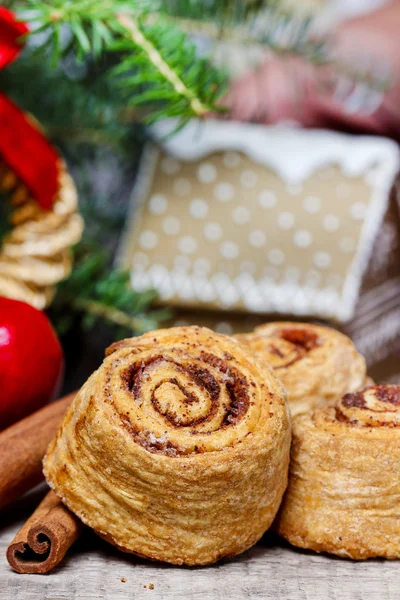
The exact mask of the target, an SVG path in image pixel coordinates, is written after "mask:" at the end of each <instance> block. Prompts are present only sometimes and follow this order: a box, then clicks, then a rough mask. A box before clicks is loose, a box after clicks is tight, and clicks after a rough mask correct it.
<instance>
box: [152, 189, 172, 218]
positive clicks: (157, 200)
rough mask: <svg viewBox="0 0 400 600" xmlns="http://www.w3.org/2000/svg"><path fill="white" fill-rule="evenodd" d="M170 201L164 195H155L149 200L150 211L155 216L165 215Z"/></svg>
mask: <svg viewBox="0 0 400 600" xmlns="http://www.w3.org/2000/svg"><path fill="white" fill-rule="evenodd" d="M167 208H168V200H167V198H166V197H165V196H164V194H153V196H150V200H149V211H150V212H151V213H152V214H153V215H163V214H164V213H166V212H167Z"/></svg>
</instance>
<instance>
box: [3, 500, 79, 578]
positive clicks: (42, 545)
mask: <svg viewBox="0 0 400 600" xmlns="http://www.w3.org/2000/svg"><path fill="white" fill-rule="evenodd" d="M82 527H83V525H82V523H81V522H80V521H79V519H78V518H77V517H75V515H73V514H72V513H71V512H70V511H69V510H68V509H67V508H66V507H65V506H64V505H63V504H62V502H61V500H60V499H59V498H58V497H57V496H56V495H55V493H54V492H53V491H50V492H49V493H48V494H47V496H45V497H44V499H43V500H42V502H41V503H40V504H39V506H38V507H37V509H36V510H35V512H34V513H33V515H32V516H31V517H30V518H29V519H28V521H27V522H26V523H25V525H24V526H23V527H22V529H20V531H19V532H18V533H17V535H16V536H15V538H14V540H13V541H12V543H11V544H10V545H9V547H8V548H7V560H8V562H9V564H10V566H11V568H12V569H14V571H17V573H47V572H48V571H51V569H54V567H55V566H56V565H58V563H59V562H60V561H61V560H62V559H63V558H64V555H65V553H66V552H67V550H68V548H70V546H72V544H73V543H74V542H75V541H76V540H77V539H78V537H79V535H80V532H81V530H82Z"/></svg>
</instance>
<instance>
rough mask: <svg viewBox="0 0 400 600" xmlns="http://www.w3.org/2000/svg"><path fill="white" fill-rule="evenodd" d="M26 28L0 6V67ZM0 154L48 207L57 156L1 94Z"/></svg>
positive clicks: (12, 53)
mask: <svg viewBox="0 0 400 600" xmlns="http://www.w3.org/2000/svg"><path fill="white" fill-rule="evenodd" d="M27 32H28V28H27V26H26V25H25V24H24V23H21V22H19V21H17V20H16V18H15V16H14V14H13V13H12V12H11V11H9V10H7V9H6V8H3V7H0V69H1V68H3V67H5V66H6V65H8V64H9V63H10V62H12V61H13V60H14V59H15V58H16V57H17V56H18V54H19V52H20V51H21V48H22V46H21V43H20V38H21V36H22V35H24V34H26V33H27ZM0 155H1V157H2V158H3V160H4V162H5V163H6V164H7V165H8V166H9V167H10V169H12V170H13V171H14V173H15V174H16V175H17V177H18V178H19V179H20V180H21V181H22V182H23V183H24V184H25V185H26V187H27V188H28V190H29V191H30V192H31V194H32V196H33V197H34V198H35V200H36V201H37V202H38V203H39V205H40V206H41V207H42V208H43V209H44V210H50V208H51V207H52V204H53V202H54V199H55V197H56V195H57V192H58V189H59V181H58V177H59V156H58V154H57V152H56V151H55V150H54V148H53V147H52V146H51V144H50V143H49V142H48V140H47V139H46V137H45V136H44V135H43V134H42V133H41V132H40V131H39V129H38V128H37V126H36V125H34V124H33V123H32V122H31V121H30V120H29V118H28V117H27V116H26V114H25V113H24V112H23V111H22V110H21V109H20V108H18V106H16V104H14V102H12V101H11V100H10V99H9V98H7V97H6V96H5V95H4V94H0Z"/></svg>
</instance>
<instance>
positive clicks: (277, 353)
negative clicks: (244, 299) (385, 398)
mask: <svg viewBox="0 0 400 600" xmlns="http://www.w3.org/2000/svg"><path fill="white" fill-rule="evenodd" d="M236 339H238V340H239V341H240V342H241V343H244V344H246V345H248V346H249V347H250V348H251V349H252V350H253V351H254V352H255V353H257V354H258V355H259V356H260V357H261V358H262V360H263V361H264V362H265V363H267V364H268V365H270V366H271V367H272V368H273V369H274V371H275V374H276V375H277V376H278V377H279V379H280V380H281V381H282V383H283V384H284V386H285V387H286V390H287V394H288V401H289V406H290V410H291V413H292V416H295V415H297V414H299V413H302V412H306V411H308V410H311V409H313V408H315V407H316V406H318V405H324V404H327V403H329V402H336V401H337V400H339V399H340V398H341V397H342V396H343V394H345V393H346V392H355V391H357V390H360V389H362V388H363V387H364V384H365V380H366V364H365V359H364V358H363V357H362V356H361V355H360V354H359V353H358V352H357V350H356V348H355V347H354V344H353V343H352V341H351V340H350V339H349V338H348V337H346V336H345V335H343V334H342V333H340V332H339V331H336V330H335V329H331V328H328V327H322V326H320V325H312V324H311V323H291V322H275V323H267V324H265V325H261V326H260V327H256V329H255V330H254V331H253V332H252V333H249V334H239V335H237V336H236Z"/></svg>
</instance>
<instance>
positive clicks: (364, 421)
mask: <svg viewBox="0 0 400 600" xmlns="http://www.w3.org/2000/svg"><path fill="white" fill-rule="evenodd" d="M399 465H400V387H398V386H393V385H388V386H386V385H377V386H373V387H370V388H367V389H365V390H364V391H363V392H358V393H355V394H347V395H345V396H344V398H343V399H342V400H341V401H340V402H339V403H338V404H337V405H336V406H330V407H324V408H320V409H317V410H316V411H315V412H314V413H313V414H305V415H299V416H297V417H296V418H295V419H294V421H293V442H292V451H291V465H290V475H289V486H288V489H287V492H286V494H285V496H284V500H283V503H282V507H281V510H280V512H279V515H278V518H277V522H276V527H277V531H278V533H279V534H280V535H282V536H283V537H284V538H286V539H287V540H288V541H289V542H290V543H291V544H293V545H295V546H300V547H301V548H310V549H312V550H316V551H317V552H330V553H332V554H337V555H338V556H347V557H350V558H353V559H365V558H370V557H385V558H399V557H400V468H399Z"/></svg>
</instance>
